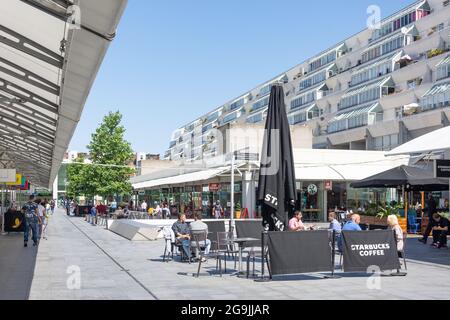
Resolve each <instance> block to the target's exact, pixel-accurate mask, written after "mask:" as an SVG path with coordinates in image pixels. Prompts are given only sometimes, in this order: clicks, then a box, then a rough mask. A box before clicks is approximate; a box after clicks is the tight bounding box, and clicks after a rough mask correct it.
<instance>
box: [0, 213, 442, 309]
mask: <svg viewBox="0 0 450 320" xmlns="http://www.w3.org/2000/svg"><path fill="white" fill-rule="evenodd" d="M48 230H49V231H48V240H42V241H41V243H40V245H39V248H38V249H37V255H36V257H35V258H33V254H36V252H34V253H33V251H32V249H31V248H23V247H20V244H21V242H20V241H21V239H20V238H19V237H15V238H16V239H17V241H12V242H14V243H18V244H19V245H15V246H13V247H12V248H11V249H13V250H17V251H18V252H20V255H19V257H18V259H19V260H22V261H24V264H23V270H21V271H20V272H21V273H20V274H21V275H22V279H23V280H22V284H21V285H20V287H23V288H25V289H24V290H22V291H21V292H22V293H16V292H14V286H12V285H11V284H9V285H8V290H5V289H3V288H4V287H3V286H0V297H1V298H5V297H6V298H8V297H13V296H15V297H16V298H18V299H26V298H27V295H26V294H24V293H23V292H26V291H27V290H26V288H27V286H29V299H94V300H106V299H108V300H109V299H114V300H120V299H138V300H141V299H161V300H166V299H190V300H204V299H212V300H242V299H244V300H258V299H270V300H272V299H273V300H278V299H299V300H301V299H321V300H324V299H343V300H346V299H352V300H359V299H402V300H403V299H432V300H434V299H446V298H448V296H449V295H450V272H449V271H450V266H449V263H448V262H449V261H450V250H446V251H441V252H436V251H433V249H432V248H429V246H424V245H421V244H420V243H418V242H417V240H416V239H409V240H408V241H409V242H408V245H409V250H411V252H412V253H415V255H414V254H413V255H412V256H413V257H414V259H416V260H408V261H407V264H408V276H407V277H381V278H377V279H375V280H376V281H378V280H379V288H377V289H369V287H368V286H367V283H368V282H369V283H370V284H373V283H374V278H373V277H372V278H371V277H369V275H366V274H341V273H340V272H339V271H338V272H337V274H338V275H340V276H341V278H338V279H322V278H321V277H320V276H319V275H299V276H289V277H277V278H276V280H274V281H272V282H265V283H258V282H255V281H253V280H252V279H245V278H237V277H235V276H231V275H230V273H228V274H226V275H223V277H220V276H219V275H218V274H216V273H215V261H214V260H210V261H208V263H207V264H206V265H205V267H204V268H202V271H201V275H200V278H195V277H193V276H192V274H193V273H194V272H196V270H197V264H195V263H193V264H187V263H180V262H178V261H177V260H176V261H172V262H169V263H163V262H162V253H163V250H164V242H163V241H161V240H159V241H137V242H131V241H129V240H127V239H125V238H122V237H121V236H119V235H116V234H114V233H112V232H110V231H108V230H105V229H104V228H103V227H98V226H91V225H89V224H88V223H87V222H85V221H84V220H83V219H82V218H74V217H67V216H66V215H65V214H64V213H63V212H62V211H57V212H56V213H55V215H54V216H53V217H52V218H51V220H50V224H49V229H48ZM8 240H11V239H8ZM2 243H4V238H3V237H0V250H1V251H0V257H1V256H2V252H3V250H5V248H4V246H3V245H2ZM11 249H9V250H11ZM22 249H31V250H22ZM423 255H428V256H429V257H431V258H425V259H421V256H423ZM24 256H25V257H24ZM28 256H29V257H28ZM26 257H28V258H26ZM34 259H35V263H34V262H33V260H34ZM420 259H421V260H420ZM430 261H432V262H430ZM446 262H447V263H446ZM0 263H1V265H0V268H1V269H0V270H3V268H4V267H5V266H3V264H7V263H8V261H5V260H4V259H3V260H2V259H0ZM34 264H35V266H34ZM33 266H34V272H33V268H32V267H33ZM229 266H232V263H231V262H230V264H229ZM27 268H28V269H27ZM30 268H31V270H30ZM258 268H259V265H257V269H258ZM77 270H79V280H80V287H79V288H77V286H76V284H77V278H76V276H77ZM27 272H28V273H29V275H28V278H27V276H25V277H24V275H26V274H27ZM209 273H210V274H209ZM1 274H3V272H2V273H1ZM5 278H7V277H5V276H4V275H2V276H1V277H0V281H3V282H4V281H5V280H4V279H5ZM1 284H2V283H0V285H1ZM68 284H69V286H75V288H69V287H68Z"/></svg>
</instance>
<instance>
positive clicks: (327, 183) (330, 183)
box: [325, 180, 333, 191]
mask: <svg viewBox="0 0 450 320" xmlns="http://www.w3.org/2000/svg"><path fill="white" fill-rule="evenodd" d="M325 190H328V191H331V190H333V181H330V180H328V181H325Z"/></svg>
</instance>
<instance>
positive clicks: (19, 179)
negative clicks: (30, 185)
mask: <svg viewBox="0 0 450 320" xmlns="http://www.w3.org/2000/svg"><path fill="white" fill-rule="evenodd" d="M6 185H7V186H21V185H22V175H21V174H20V173H16V180H15V181H14V182H7V183H6Z"/></svg>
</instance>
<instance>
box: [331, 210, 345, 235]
mask: <svg viewBox="0 0 450 320" xmlns="http://www.w3.org/2000/svg"><path fill="white" fill-rule="evenodd" d="M328 221H330V227H329V228H328V229H329V230H331V231H333V230H334V231H336V234H340V233H341V231H342V226H341V224H340V223H339V221H337V219H336V213H334V212H330V213H329V214H328Z"/></svg>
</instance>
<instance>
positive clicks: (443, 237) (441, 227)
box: [432, 213, 448, 249]
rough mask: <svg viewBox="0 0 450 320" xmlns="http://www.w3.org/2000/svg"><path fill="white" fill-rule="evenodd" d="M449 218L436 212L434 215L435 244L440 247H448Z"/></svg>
mask: <svg viewBox="0 0 450 320" xmlns="http://www.w3.org/2000/svg"><path fill="white" fill-rule="evenodd" d="M447 233H448V219H447V218H443V217H441V216H440V215H439V214H437V213H435V214H434V215H433V244H432V246H434V247H436V248H438V249H440V248H446V247H447Z"/></svg>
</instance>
